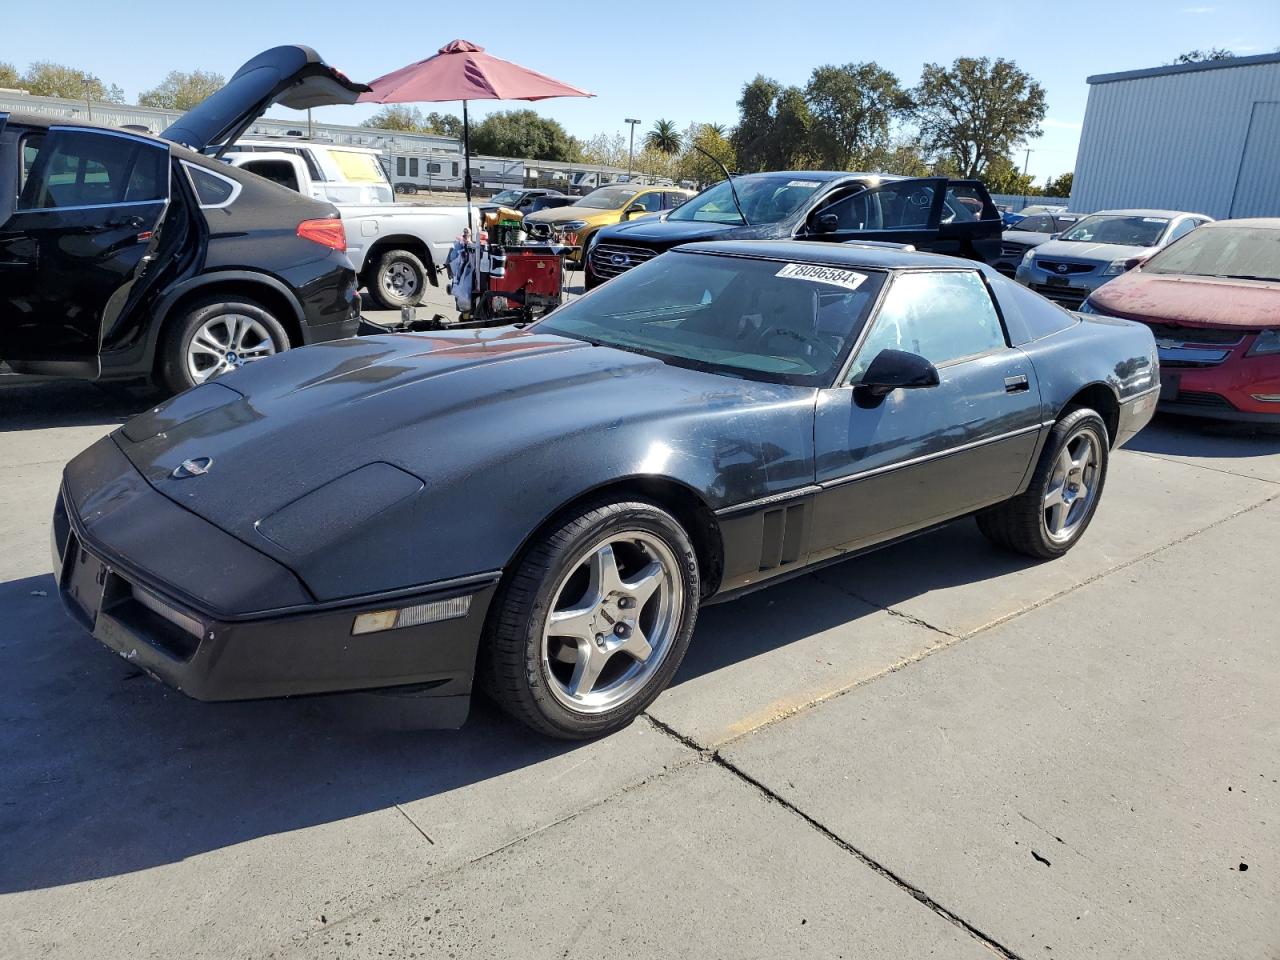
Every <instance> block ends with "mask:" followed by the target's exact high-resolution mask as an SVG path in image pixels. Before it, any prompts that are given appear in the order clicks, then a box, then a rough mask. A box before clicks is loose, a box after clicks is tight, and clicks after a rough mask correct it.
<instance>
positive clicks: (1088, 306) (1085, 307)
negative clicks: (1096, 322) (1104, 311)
mask: <svg viewBox="0 0 1280 960" xmlns="http://www.w3.org/2000/svg"><path fill="white" fill-rule="evenodd" d="M1097 312H1098V311H1097V310H1095V309H1093V304H1092V303H1090V302H1089V301H1088V299H1087V298H1086V300H1085V301H1084V303H1082V304H1080V306H1078V307H1076V313H1097Z"/></svg>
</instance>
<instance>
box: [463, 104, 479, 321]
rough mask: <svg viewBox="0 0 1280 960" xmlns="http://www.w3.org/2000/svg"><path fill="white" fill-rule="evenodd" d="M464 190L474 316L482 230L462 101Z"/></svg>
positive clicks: (468, 130) (468, 132) (466, 121)
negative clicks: (474, 217)
mask: <svg viewBox="0 0 1280 960" xmlns="http://www.w3.org/2000/svg"><path fill="white" fill-rule="evenodd" d="M462 163H463V173H462V189H463V191H464V192H465V193H466V195H467V229H468V230H470V231H471V313H472V315H473V316H474V314H475V312H476V304H477V303H478V302H479V299H480V230H479V227H478V226H475V225H473V224H472V222H471V126H470V123H469V122H468V120H467V101H465V100H463V101H462Z"/></svg>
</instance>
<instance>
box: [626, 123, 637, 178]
mask: <svg viewBox="0 0 1280 960" xmlns="http://www.w3.org/2000/svg"><path fill="white" fill-rule="evenodd" d="M622 122H623V123H629V124H631V145H630V146H628V147H627V183H630V182H631V158H632V157H633V156H635V152H636V124H637V123H639V122H640V121H639V120H632V119H631V118H630V117H628V118H627V119H626V120H624V121H622Z"/></svg>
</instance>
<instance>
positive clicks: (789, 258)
mask: <svg viewBox="0 0 1280 960" xmlns="http://www.w3.org/2000/svg"><path fill="white" fill-rule="evenodd" d="M675 249H677V250H680V251H682V252H688V253H715V254H720V255H722V256H735V257H752V258H754V259H759V260H778V261H781V262H786V263H820V264H830V265H835V266H842V267H866V268H874V269H880V270H923V269H934V270H937V269H939V268H948V267H950V268H957V267H962V268H964V269H967V270H980V271H985V270H987V269H988V268H987V267H986V266H985V265H984V264H981V263H979V262H977V261H976V260H964V259H961V258H960V257H947V256H943V255H942V254H939V253H920V252H918V251H912V250H897V249H894V248H893V247H872V246H863V245H861V244H859V243H856V242H853V243H826V242H823V241H819V240H704V241H700V242H698V243H686V244H683V245H681V246H679V247H676V248H675Z"/></svg>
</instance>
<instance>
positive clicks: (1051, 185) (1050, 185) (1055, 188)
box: [1044, 173, 1075, 197]
mask: <svg viewBox="0 0 1280 960" xmlns="http://www.w3.org/2000/svg"><path fill="white" fill-rule="evenodd" d="M1074 180H1075V174H1073V173H1064V174H1062V175H1061V176H1057V177H1054V178H1053V179H1051V180H1049V181H1047V182H1046V183H1045V185H1044V195H1045V196H1046V197H1069V196H1071V185H1072V182H1073V181H1074Z"/></svg>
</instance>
